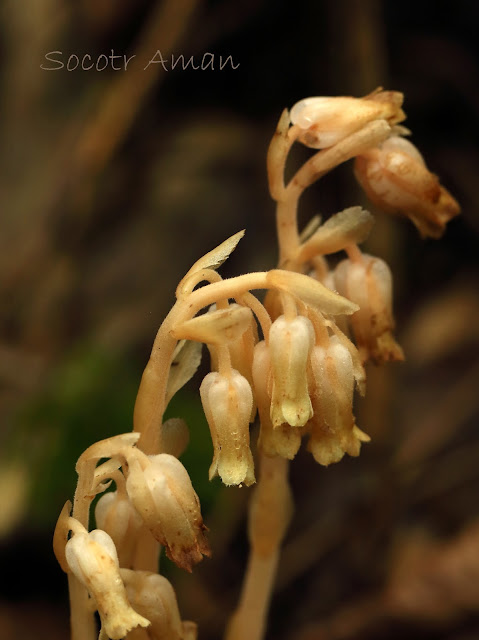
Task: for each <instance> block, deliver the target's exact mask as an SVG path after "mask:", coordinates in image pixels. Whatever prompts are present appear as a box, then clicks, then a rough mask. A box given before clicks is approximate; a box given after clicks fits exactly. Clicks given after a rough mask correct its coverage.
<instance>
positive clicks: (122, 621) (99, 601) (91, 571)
mask: <svg viewBox="0 0 479 640" xmlns="http://www.w3.org/2000/svg"><path fill="white" fill-rule="evenodd" d="M81 529H83V530H81ZM65 555H66V561H67V564H68V566H69V568H70V570H71V571H72V572H73V573H74V575H75V576H76V578H77V579H78V580H79V581H80V582H81V583H82V584H83V585H84V586H85V587H86V588H87V590H88V592H89V594H90V596H91V597H92V598H93V599H94V601H95V605H96V607H97V609H98V613H99V614H100V618H101V623H102V629H103V630H104V632H105V633H106V635H107V636H108V637H109V638H111V639H112V640H120V638H124V637H125V636H126V634H127V633H128V632H129V631H131V630H132V629H134V628H135V627H137V626H141V627H147V626H148V625H149V624H150V622H149V620H147V619H146V618H144V617H143V616H141V615H140V614H138V613H137V612H136V611H135V610H134V609H133V608H132V607H131V605H130V603H129V602H128V598H127V595H126V590H125V586H124V584H123V581H122V579H121V576H120V567H119V564H118V556H117V553H116V548H115V544H114V542H113V540H112V539H111V538H110V536H109V535H108V534H107V533H106V532H105V531H102V530H101V529H95V530H94V531H91V532H90V533H88V532H87V530H86V529H84V528H83V527H81V525H80V524H79V523H78V527H77V528H76V531H75V532H74V534H73V536H72V537H71V538H70V540H69V541H68V542H67V545H66V548H65Z"/></svg>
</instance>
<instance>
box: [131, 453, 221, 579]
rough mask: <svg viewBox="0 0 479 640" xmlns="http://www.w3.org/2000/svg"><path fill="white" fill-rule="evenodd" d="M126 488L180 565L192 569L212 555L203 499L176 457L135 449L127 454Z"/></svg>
mask: <svg viewBox="0 0 479 640" xmlns="http://www.w3.org/2000/svg"><path fill="white" fill-rule="evenodd" d="M126 490H127V492H128V495H129V497H130V500H131V501H132V503H133V505H134V507H135V509H136V510H137V511H138V513H139V514H140V516H141V517H142V519H143V521H144V523H145V524H146V526H147V527H148V528H149V529H150V531H151V533H152V534H153V536H154V537H155V538H156V540H158V542H160V543H161V544H162V545H164V546H165V549H166V554H167V556H168V557H169V558H170V559H171V560H173V562H175V563H176V564H177V565H178V566H179V567H181V568H183V569H186V570H187V571H191V569H192V567H193V565H194V564H196V563H198V562H200V560H202V559H203V555H207V556H208V555H210V549H209V546H208V542H207V540H206V536H205V530H206V527H205V525H204V524H203V518H202V517H201V510H200V501H199V499H198V496H197V495H196V493H195V491H194V489H193V486H192V484H191V480H190V477H189V475H188V472H187V471H186V469H185V468H184V466H183V465H182V464H181V462H180V461H179V460H178V459H177V458H175V457H174V456H172V455H169V454H167V453H160V454H158V455H155V456H146V455H145V454H143V453H142V452H140V451H138V450H134V451H133V452H132V453H131V455H129V457H128V477H127V480H126Z"/></svg>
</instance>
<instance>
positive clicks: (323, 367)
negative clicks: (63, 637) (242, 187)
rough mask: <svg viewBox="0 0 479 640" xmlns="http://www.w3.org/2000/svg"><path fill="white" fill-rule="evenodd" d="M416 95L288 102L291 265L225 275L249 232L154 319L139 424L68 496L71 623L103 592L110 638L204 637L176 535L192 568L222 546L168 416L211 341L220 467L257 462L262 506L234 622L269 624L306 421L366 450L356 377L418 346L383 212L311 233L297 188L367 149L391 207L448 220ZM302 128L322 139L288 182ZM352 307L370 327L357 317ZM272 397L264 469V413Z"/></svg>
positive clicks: (365, 166) (82, 633)
mask: <svg viewBox="0 0 479 640" xmlns="http://www.w3.org/2000/svg"><path fill="white" fill-rule="evenodd" d="M402 99H403V97H402V94H400V93H397V92H385V91H376V92H374V93H373V94H371V95H369V96H366V97H365V98H361V99H356V98H349V97H347V98H346V97H344V98H308V99H306V100H303V101H301V102H299V103H297V104H296V105H295V106H294V107H293V109H292V110H291V113H289V112H288V111H287V110H285V111H284V112H283V114H282V116H281V119H280V121H279V124H278V127H277V130H276V133H275V135H274V137H273V140H272V142H271V144H270V147H269V150H268V158H267V165H268V179H269V186H270V192H271V196H272V198H273V199H274V200H275V201H276V202H277V215H276V220H277V232H278V242H279V250H280V262H279V264H280V268H278V269H272V270H270V271H264V272H257V273H246V274H243V275H239V276H237V277H233V278H229V279H226V280H223V279H222V278H221V276H220V275H219V273H218V272H217V269H218V267H219V266H220V265H221V264H222V263H223V262H224V261H225V260H226V259H227V258H228V256H229V255H230V253H231V252H232V251H233V250H234V249H235V247H236V246H237V244H238V242H239V240H240V239H241V238H242V236H243V234H244V232H239V233H237V234H235V235H234V236H232V237H231V238H229V239H227V240H226V241H225V242H223V243H222V244H221V245H219V246H218V247H216V248H215V249H213V250H212V251H210V252H208V253H207V254H206V255H204V256H203V257H202V258H200V259H199V260H198V261H197V262H196V263H195V264H194V265H193V266H192V267H191V269H190V270H189V271H188V273H187V274H186V275H185V277H184V278H183V279H182V281H181V282H180V284H179V285H178V287H177V290H176V297H177V300H176V302H175V304H174V305H173V307H172V309H171V311H170V312H169V314H168V315H167V317H166V318H165V320H164V321H163V323H162V324H161V326H160V328H159V330H158V333H157V335H156V338H155V341H154V344H153V348H152V352H151V356H150V359H149V362H148V364H147V366H146V368H145V371H144V373H143V376H142V379H141V384H140V388H139V390H138V396H137V400H136V403H135V409H134V419H133V423H134V428H133V433H131V434H123V435H120V436H115V437H113V438H108V439H106V440H103V441H101V442H98V443H96V444H94V445H92V446H91V447H89V448H88V449H87V450H86V451H85V452H84V453H83V454H82V456H80V459H79V460H78V463H77V467H76V469H77V472H78V476H79V477H78V485H77V489H76V492H75V498H74V504H73V511H72V513H71V515H70V511H71V505H70V504H69V503H67V504H66V505H65V507H64V509H63V511H62V514H61V515H60V518H59V520H58V523H57V527H56V530H55V535H54V550H55V554H56V556H57V558H58V561H59V563H60V565H61V567H62V569H63V570H64V571H65V572H66V573H67V574H68V580H69V588H70V600H71V612H72V613H71V626H72V638H73V640H93V639H94V637H95V626H94V618H93V613H94V610H95V609H96V610H97V611H98V612H99V614H100V618H101V621H102V631H101V634H100V638H101V640H104V639H106V638H107V637H110V638H112V640H116V639H119V638H121V637H124V636H125V637H127V638H128V639H129V640H146V638H150V637H151V638H154V639H156V640H161V639H163V638H165V639H166V638H168V639H170V638H171V639H175V640H195V638H196V625H195V624H194V623H191V622H188V621H182V620H181V617H180V614H179V611H178V606H177V602H176V596H175V594H174V591H173V588H172V587H171V585H170V584H169V582H168V581H167V580H166V579H165V578H163V577H162V576H159V575H157V571H158V557H159V550H160V545H162V546H164V547H165V550H166V554H167V556H168V557H169V558H170V559H171V560H172V561H174V562H175V563H176V564H177V565H178V566H180V567H182V568H183V569H185V570H187V571H191V570H192V568H193V565H194V564H196V563H197V562H200V561H201V560H202V559H203V556H208V555H209V553H210V549H209V545H208V542H207V539H206V531H207V528H206V526H205V525H204V523H203V519H202V515H201V509H200V503H199V499H198V496H197V495H196V493H195V491H194V489H193V486H192V484H191V481H190V478H189V475H188V473H187V471H186V469H185V468H184V467H183V465H182V463H181V462H180V461H179V460H178V457H179V456H180V455H181V453H182V452H183V450H184V448H185V446H186V444H187V440H188V431H187V427H186V425H185V424H184V422H183V421H182V420H180V419H172V420H169V421H167V422H166V423H164V422H163V416H164V412H165V409H166V407H167V405H168V402H169V401H170V399H171V398H172V397H173V395H174V394H175V393H176V392H177V391H178V390H179V389H180V388H181V387H182V386H183V385H184V384H186V382H188V380H189V379H190V378H191V377H192V376H193V375H194V373H195V371H196V370H197V368H198V365H199V363H200V360H201V349H202V345H203V344H205V345H207V346H208V349H209V352H210V355H211V372H210V373H208V374H207V375H206V376H205V378H204V380H203V382H202V384H201V387H200V394H201V400H202V403H203V408H204V411H205V414H206V418H207V421H208V425H209V428H210V433H211V438H212V445H213V460H212V463H211V467H210V478H212V477H213V476H215V475H219V476H220V477H221V479H222V481H223V482H224V483H225V484H227V485H239V486H242V484H245V485H247V486H248V485H251V484H253V483H254V482H255V475H259V480H258V484H257V487H256V488H255V489H254V491H253V495H252V500H251V504H250V509H249V529H248V531H249V540H250V545H251V549H250V556H249V559H248V564H247V568H246V574H245V580H244V584H243V587H242V591H241V597H240V601H239V604H238V607H237V609H236V612H235V614H234V616H233V618H232V620H231V622H230V624H229V627H228V631H227V634H226V640H243V639H244V638H247V639H248V640H261V638H263V636H264V632H265V628H266V619H267V612H268V608H269V602H270V599H271V594H272V591H273V587H274V582H275V575H276V570H277V565H278V561H279V554H280V546H281V543H282V540H283V538H284V536H285V534H286V531H287V527H288V524H289V521H290V519H291V515H292V498H291V491H290V488H289V484H288V466H289V461H290V460H293V459H294V457H295V455H296V454H297V452H298V450H299V447H300V445H301V442H302V438H303V437H306V438H308V449H309V450H310V451H311V453H312V454H313V456H314V458H315V460H316V461H317V462H318V463H319V464H321V465H323V466H327V465H329V464H331V463H335V462H338V461H339V460H340V459H342V458H343V456H344V454H345V453H347V454H349V455H351V456H357V455H358V454H359V451H360V447H361V444H362V443H363V442H367V441H369V437H368V436H367V435H366V434H365V433H364V432H362V431H361V430H360V429H359V428H358V426H357V425H356V421H355V418H354V414H353V396H354V391H355V388H357V390H358V391H359V392H360V393H361V394H364V392H365V379H366V375H365V369H364V367H363V364H364V363H365V362H366V361H367V360H370V359H372V360H373V361H375V362H376V363H383V362H384V361H387V360H400V359H402V358H403V354H402V350H401V348H400V347H399V345H398V344H397V343H396V342H395V340H394V337H393V335H392V330H393V327H394V319H393V312H392V284H391V274H390V272H389V269H388V267H387V265H386V264H385V263H384V262H383V261H382V260H380V259H379V258H374V257H372V256H367V255H364V254H362V253H361V251H360V250H359V248H358V244H360V243H362V242H363V241H364V240H365V239H366V238H367V236H368V234H369V232H370V231H371V227H372V225H373V217H372V216H371V214H370V213H368V212H367V211H365V210H363V209H361V207H349V208H348V209H345V210H344V211H342V212H339V213H337V214H335V215H333V216H331V217H330V218H329V219H328V220H327V221H326V222H325V223H323V224H320V220H318V219H313V220H312V221H311V223H310V224H309V225H308V226H307V228H306V229H305V230H303V232H302V233H299V229H298V223H297V209H298V203H299V198H300V197H301V195H302V193H303V191H304V190H305V189H306V188H307V187H308V186H310V185H311V184H313V183H314V182H315V181H316V180H318V179H319V178H320V177H321V176H323V175H325V174H326V173H327V172H328V171H330V170H331V169H333V168H334V167H336V166H338V165H339V164H341V163H343V162H345V161H346V160H349V159H351V158H356V174H357V176H358V179H359V180H360V182H361V183H362V184H363V186H364V188H365V190H366V192H367V193H368V194H369V195H370V196H371V198H372V199H373V200H374V201H375V202H377V203H379V204H381V205H384V206H385V208H386V209H388V210H389V211H393V212H397V211H398V210H403V212H404V213H405V214H406V215H408V216H409V217H410V218H411V219H412V220H413V222H414V223H415V224H416V226H417V227H418V228H419V229H420V231H421V232H422V233H423V235H424V234H429V235H433V236H437V235H439V233H440V232H442V231H443V229H444V225H445V224H446V222H447V220H448V219H449V218H450V217H452V216H453V215H455V214H456V213H457V212H458V206H457V203H455V201H454V200H453V198H452V196H450V194H448V192H446V191H445V189H444V188H443V187H441V186H440V185H439V182H438V180H437V178H436V177H435V176H433V175H432V174H430V173H429V171H428V170H427V168H426V167H425V164H424V162H423V161H422V158H421V156H420V155H419V154H418V152H417V150H415V148H414V147H412V145H410V143H407V142H406V141H405V140H404V139H403V138H401V137H400V136H401V135H403V134H404V133H405V130H404V128H402V127H400V126H398V123H400V122H401V121H402V120H404V118H405V114H404V112H403V110H402V108H401V106H402ZM398 136H399V137H398ZM295 142H300V143H302V144H304V145H306V146H308V147H310V148H312V149H314V150H315V152H314V154H313V155H312V156H311V157H310V159H309V160H307V161H306V162H305V163H304V165H303V166H302V167H300V168H299V169H298V171H297V172H296V173H295V175H294V176H293V178H292V179H291V180H290V181H289V183H288V184H285V181H284V168H285V165H286V160H287V156H288V154H289V151H290V149H291V147H292V145H293V144H294V143H295ZM398 166H399V167H400V168H401V167H402V168H403V169H404V168H405V169H404V170H403V169H398V170H396V169H397V167H398ZM340 251H345V252H346V254H347V256H348V257H347V259H346V260H343V261H342V262H340V263H339V265H338V266H337V267H336V269H335V270H334V271H333V270H331V269H330V268H329V264H328V259H327V256H328V255H330V254H334V253H338V252H340ZM202 283H206V284H202ZM201 284H202V286H199V285H201ZM255 289H265V290H266V291H267V296H266V299H265V302H264V304H262V303H261V302H260V301H259V300H258V299H257V298H255V297H254V296H253V294H252V293H251V292H252V291H253V290H255ZM336 289H337V290H338V291H339V293H338V292H337V291H336ZM202 310H206V312H205V313H203V314H201V315H198V314H199V313H200V312H201V311H202ZM348 323H349V328H350V329H351V330H352V333H353V335H354V339H355V344H354V343H353V342H352V341H351V340H350V339H349V338H348V337H347V335H346V333H347V332H348V330H349V329H348ZM261 333H262V336H261ZM257 410H258V414H259V420H260V436H259V440H258V442H257V449H258V455H257V458H258V462H257V470H256V473H255V469H254V466H255V465H254V456H253V452H252V450H251V442H250V428H249V425H250V423H251V422H253V420H254V419H255V415H256V411H257ZM112 483H115V485H116V491H114V492H111V493H107V494H105V495H103V496H102V497H101V498H100V500H99V501H98V503H97V508H96V518H97V526H98V527H99V529H97V530H94V531H92V532H89V530H88V526H89V512H90V506H91V503H92V501H93V499H94V498H95V496H96V495H98V494H101V493H103V492H105V491H106V490H107V489H108V488H109V487H110V485H111V484H112ZM146 629H148V631H147V630H146Z"/></svg>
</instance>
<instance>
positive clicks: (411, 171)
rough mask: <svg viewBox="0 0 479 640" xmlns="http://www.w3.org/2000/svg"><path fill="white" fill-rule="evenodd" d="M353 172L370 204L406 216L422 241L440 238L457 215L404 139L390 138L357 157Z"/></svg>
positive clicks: (453, 202) (454, 204)
mask: <svg viewBox="0 0 479 640" xmlns="http://www.w3.org/2000/svg"><path fill="white" fill-rule="evenodd" d="M354 171H355V174H356V178H357V179H358V182H359V183H360V184H361V186H362V188H363V189H364V191H365V192H366V195H367V196H368V198H369V199H370V200H371V202H374V204H376V205H377V206H378V207H380V208H381V209H383V210H384V211H386V212H389V213H401V214H404V215H406V216H408V217H409V218H410V219H411V220H412V222H413V223H414V224H415V225H416V227H417V228H418V230H419V232H420V234H421V235H422V236H424V237H427V236H430V237H432V238H439V237H440V236H441V235H442V234H443V233H444V229H445V227H446V224H447V222H448V221H449V220H450V219H451V218H453V217H454V216H456V215H458V214H459V212H460V207H459V205H458V203H457V202H456V200H455V199H454V198H453V197H452V196H451V194H450V193H449V192H448V191H447V190H446V189H445V188H444V187H442V186H441V184H440V182H439V179H438V177H437V176H435V175H434V174H433V173H431V172H430V171H429V169H428V168H427V167H426V165H425V163H424V160H423V158H422V156H421V154H420V153H419V151H418V150H417V149H416V147H415V146H414V145H413V144H412V143H411V142H409V140H405V139H404V138H401V137H398V136H393V137H391V138H388V139H387V140H386V141H385V142H383V144H381V145H380V146H379V147H376V148H373V149H369V150H368V151H365V152H364V153H362V154H360V155H359V156H358V157H357V158H356V160H355V165H354Z"/></svg>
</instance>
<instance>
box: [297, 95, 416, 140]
mask: <svg viewBox="0 0 479 640" xmlns="http://www.w3.org/2000/svg"><path fill="white" fill-rule="evenodd" d="M402 102H403V95H402V93H399V92H397V91H379V92H376V93H373V94H371V95H369V96H365V97H364V98H351V97H338V98H330V97H317V98H305V99H304V100H300V101H299V102H297V103H296V104H295V105H294V106H293V108H292V109H291V112H290V118H291V123H292V124H293V125H296V126H297V127H299V128H300V129H301V133H300V135H299V137H298V140H299V141H300V142H302V143H303V144H304V145H306V146H307V147H311V148H313V149H325V148H327V147H332V146H333V145H335V144H336V143H338V142H340V141H341V140H342V139H343V138H345V137H347V136H349V135H350V134H352V133H355V132H356V131H359V129H362V128H363V127H364V126H365V125H367V124H368V123H369V122H372V121H374V120H386V121H387V122H388V124H390V125H394V124H397V123H398V122H401V121H402V120H404V119H405V117H406V116H405V114H404V112H403V110H402V109H401V105H402Z"/></svg>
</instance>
